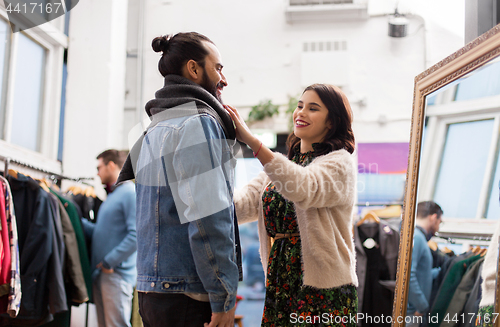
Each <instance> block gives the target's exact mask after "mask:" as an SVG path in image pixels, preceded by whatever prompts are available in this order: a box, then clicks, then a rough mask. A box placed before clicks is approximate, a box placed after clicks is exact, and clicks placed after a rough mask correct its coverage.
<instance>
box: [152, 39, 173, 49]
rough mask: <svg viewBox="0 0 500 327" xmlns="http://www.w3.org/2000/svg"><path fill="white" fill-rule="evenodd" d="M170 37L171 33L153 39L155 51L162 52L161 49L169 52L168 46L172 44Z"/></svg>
mask: <svg viewBox="0 0 500 327" xmlns="http://www.w3.org/2000/svg"><path fill="white" fill-rule="evenodd" d="M170 38H171V36H170V35H163V36H158V37H155V38H154V39H153V42H152V43H151V46H152V47H153V50H154V51H155V52H161V51H163V52H164V53H165V52H167V50H168V47H169V45H170Z"/></svg>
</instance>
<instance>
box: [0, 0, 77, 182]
mask: <svg viewBox="0 0 500 327" xmlns="http://www.w3.org/2000/svg"><path fill="white" fill-rule="evenodd" d="M0 17H1V18H3V19H4V20H5V21H6V22H7V23H8V24H9V17H8V15H7V12H6V11H5V7H4V4H3V1H2V2H0ZM14 23H15V22H14ZM19 33H23V34H25V35H26V36H27V37H29V38H30V39H31V40H33V41H34V42H36V43H38V44H39V45H40V46H42V47H43V48H44V49H45V67H44V75H43V84H42V85H43V86H42V87H43V90H42V100H41V101H42V104H41V112H40V114H41V118H40V119H41V123H40V131H39V138H40V140H39V145H40V146H39V151H38V152H35V151H32V150H29V149H26V148H23V147H21V146H18V145H16V144H12V143H11V142H10V137H11V131H12V116H13V96H14V92H13V91H14V88H13V87H11V86H12V85H13V82H14V78H15V67H16V51H17V45H18V38H19ZM67 46H68V37H67V36H66V35H65V34H64V15H63V16H61V17H58V18H56V19H54V20H52V21H50V22H47V23H45V24H43V25H40V26H36V27H33V28H31V29H28V30H25V31H22V32H16V33H12V34H11V40H10V48H9V49H8V50H10V52H9V53H8V54H7V56H8V72H7V74H8V75H7V78H6V83H7V85H8V86H7V92H6V94H5V96H6V99H5V119H4V135H3V139H1V140H0V155H1V156H3V157H9V158H13V159H16V160H17V161H20V162H23V163H27V164H30V165H32V166H34V167H37V168H40V169H43V170H46V171H51V172H54V173H61V172H62V167H61V163H60V162H59V161H57V151H58V142H59V119H60V111H61V93H62V92H61V91H62V90H61V88H62V74H63V64H64V49H65V48H67ZM9 86H10V87H9Z"/></svg>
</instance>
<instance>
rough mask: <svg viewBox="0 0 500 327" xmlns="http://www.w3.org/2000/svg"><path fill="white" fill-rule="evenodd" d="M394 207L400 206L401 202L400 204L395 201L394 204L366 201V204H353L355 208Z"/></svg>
mask: <svg viewBox="0 0 500 327" xmlns="http://www.w3.org/2000/svg"><path fill="white" fill-rule="evenodd" d="M394 205H400V206H402V205H403V202H401V201H395V202H370V201H366V202H358V203H356V204H355V206H358V207H372V206H374V207H375V206H394Z"/></svg>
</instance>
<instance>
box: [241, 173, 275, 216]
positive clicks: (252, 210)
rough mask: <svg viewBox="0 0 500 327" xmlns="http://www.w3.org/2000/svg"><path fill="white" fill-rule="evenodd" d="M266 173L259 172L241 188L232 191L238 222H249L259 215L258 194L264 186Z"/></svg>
mask: <svg viewBox="0 0 500 327" xmlns="http://www.w3.org/2000/svg"><path fill="white" fill-rule="evenodd" d="M266 176H267V175H266V173H265V172H263V171H262V172H260V173H259V175H258V176H257V177H255V178H254V179H252V180H251V181H250V182H249V183H248V184H247V185H245V186H244V187H243V188H241V189H239V190H236V191H235V192H234V205H235V207H236V217H238V224H244V223H249V222H252V221H255V220H257V218H258V216H259V204H260V203H259V201H262V199H260V194H261V192H262V189H263V188H264V183H265V182H266V180H268V179H267V178H266Z"/></svg>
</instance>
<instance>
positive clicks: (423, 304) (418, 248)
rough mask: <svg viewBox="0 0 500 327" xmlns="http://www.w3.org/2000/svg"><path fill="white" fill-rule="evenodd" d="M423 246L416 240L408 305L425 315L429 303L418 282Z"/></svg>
mask: <svg viewBox="0 0 500 327" xmlns="http://www.w3.org/2000/svg"><path fill="white" fill-rule="evenodd" d="M423 246H427V244H422V243H421V242H420V241H419V240H418V239H417V238H415V239H414V245H413V254H412V258H411V272H410V287H409V289H408V303H409V304H411V305H412V306H414V307H415V308H416V309H417V311H418V312H420V313H425V312H426V311H427V310H428V309H429V301H427V298H426V297H425V295H424V292H422V289H421V288H420V284H419V283H418V280H417V270H418V262H419V261H420V257H421V256H422V250H423Z"/></svg>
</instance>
